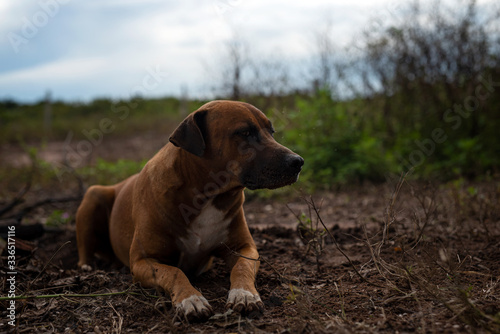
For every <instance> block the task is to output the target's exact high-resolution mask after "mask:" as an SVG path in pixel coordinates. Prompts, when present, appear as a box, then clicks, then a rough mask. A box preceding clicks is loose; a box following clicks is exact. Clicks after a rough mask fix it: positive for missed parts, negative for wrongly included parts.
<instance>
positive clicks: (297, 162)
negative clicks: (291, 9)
mask: <svg viewBox="0 0 500 334" xmlns="http://www.w3.org/2000/svg"><path fill="white" fill-rule="evenodd" d="M287 164H288V166H290V168H292V169H294V170H297V171H300V170H301V169H302V166H303V165H304V159H302V157H301V156H300V155H296V154H294V155H289V156H288V158H287Z"/></svg>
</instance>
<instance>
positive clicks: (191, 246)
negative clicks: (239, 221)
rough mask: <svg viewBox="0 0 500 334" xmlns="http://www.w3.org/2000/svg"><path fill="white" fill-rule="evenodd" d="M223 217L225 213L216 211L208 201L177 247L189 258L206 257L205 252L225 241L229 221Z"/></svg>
mask: <svg viewBox="0 0 500 334" xmlns="http://www.w3.org/2000/svg"><path fill="white" fill-rule="evenodd" d="M225 216H226V212H223V211H220V210H218V209H217V208H216V207H215V206H214V205H213V204H212V200H210V201H209V202H208V203H207V204H206V205H205V207H203V209H202V211H201V212H200V214H199V215H198V217H196V219H195V220H193V221H192V222H191V223H190V224H189V226H188V228H187V235H186V236H185V237H183V238H179V239H178V245H177V246H178V247H179V248H180V249H181V250H182V252H183V253H185V255H187V256H189V257H191V256H197V255H198V254H200V255H201V254H203V255H208V254H207V252H210V251H211V250H213V249H214V248H215V247H218V246H219V245H220V244H221V243H222V242H226V241H227V237H228V231H227V227H228V226H229V223H230V222H231V219H224V217H225Z"/></svg>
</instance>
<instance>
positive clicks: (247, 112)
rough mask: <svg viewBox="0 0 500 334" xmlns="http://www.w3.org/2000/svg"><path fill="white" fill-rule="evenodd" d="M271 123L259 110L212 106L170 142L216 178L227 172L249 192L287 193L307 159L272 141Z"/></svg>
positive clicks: (225, 104)
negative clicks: (206, 165) (201, 161)
mask: <svg viewBox="0 0 500 334" xmlns="http://www.w3.org/2000/svg"><path fill="white" fill-rule="evenodd" d="M273 132H274V129H273V127H272V124H271V122H270V121H269V119H268V118H267V117H266V116H265V115H264V113H262V111H260V110H259V109H257V108H255V107H254V106H252V105H250V104H248V103H243V102H235V101H213V102H209V103H207V104H205V105H203V106H202V107H200V108H199V109H198V110H196V111H195V112H193V113H191V114H190V115H189V116H188V117H186V119H184V121H183V122H182V123H181V124H180V125H179V126H178V127H177V129H176V130H175V131H174V132H173V133H172V135H171V136H170V142H171V143H172V144H174V145H175V146H177V147H180V148H182V149H184V150H186V151H187V152H189V153H191V154H193V155H194V156H197V157H199V158H200V159H207V160H210V166H213V170H212V172H213V173H221V172H226V173H227V175H229V177H230V178H231V179H232V180H233V181H237V182H239V184H240V185H241V186H244V187H247V188H249V189H261V188H268V189H274V188H279V187H283V186H286V185H289V184H292V183H294V182H295V181H297V179H298V177H299V173H300V171H301V169H302V165H303V164H304V159H302V157H300V156H299V155H297V154H295V153H294V152H292V151H291V150H289V149H288V148H286V147H284V146H283V145H281V144H279V143H278V142H276V140H274V138H273Z"/></svg>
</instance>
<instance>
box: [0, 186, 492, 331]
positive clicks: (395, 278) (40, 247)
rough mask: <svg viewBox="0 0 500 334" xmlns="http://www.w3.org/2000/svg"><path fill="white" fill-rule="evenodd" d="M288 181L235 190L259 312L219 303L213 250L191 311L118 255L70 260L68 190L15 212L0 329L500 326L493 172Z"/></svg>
mask: <svg viewBox="0 0 500 334" xmlns="http://www.w3.org/2000/svg"><path fill="white" fill-rule="evenodd" d="M2 182H7V180H0V183H2ZM398 185H401V188H400V189H399V188H398ZM20 187H21V185H19V188H20ZM59 187H60V186H59ZM397 189H399V191H397ZM290 190H291V191H290V195H288V196H286V197H281V198H273V199H268V200H266V199H262V198H253V196H249V197H250V201H247V203H246V204H245V212H246V217H247V221H248V224H249V226H250V229H251V231H252V234H253V237H254V239H255V242H256V244H257V247H258V249H259V252H260V255H261V266H260V270H259V272H258V274H257V279H256V285H257V290H258V291H259V292H260V294H261V298H262V300H263V302H264V304H265V310H264V312H263V313H262V314H250V315H247V316H241V315H239V314H235V313H231V312H228V311H226V309H225V302H226V297H227V294H228V289H229V272H228V270H227V269H226V268H225V265H224V263H222V262H221V261H218V260H217V261H215V263H214V267H213V268H212V269H211V270H210V271H208V272H207V273H205V274H203V275H202V276H200V277H198V278H195V279H194V280H193V281H192V283H193V285H194V286H195V287H196V288H197V289H199V290H200V291H201V292H202V293H203V295H204V296H205V297H206V298H207V299H208V300H209V302H210V304H211V305H212V307H213V309H214V311H215V315H214V316H213V317H212V318H210V319H209V320H208V321H206V322H202V323H193V324H189V323H187V322H186V321H184V320H179V319H177V318H175V310H174V309H173V308H172V305H171V303H170V299H169V297H168V295H165V294H164V293H162V292H159V291H155V290H153V289H142V288H141V287H140V286H138V285H137V284H134V283H133V281H132V277H131V275H130V272H129V269H128V268H120V267H117V266H111V265H109V264H107V263H105V262H99V263H98V266H97V268H96V269H94V270H93V271H91V272H83V271H81V270H79V269H77V267H76V262H77V251H76V240H75V225H74V214H75V211H76V208H77V206H78V201H71V202H67V203H47V204H46V205H42V206H39V207H37V208H36V209H34V210H32V211H30V212H29V213H28V214H26V215H24V216H23V219H22V221H21V225H18V226H16V238H17V239H16V267H15V270H16V272H17V274H16V275H15V291H16V296H21V297H23V298H22V299H17V300H16V301H15V317H16V318H15V326H11V325H9V324H8V321H10V319H9V318H8V315H9V312H8V310H7V307H9V305H10V304H9V303H10V301H9V300H7V299H6V297H7V295H8V292H9V287H10V281H8V277H9V275H8V274H7V273H8V272H10V271H11V270H9V268H8V262H7V261H8V257H7V256H8V254H7V247H6V246H5V245H3V246H2V248H3V252H2V256H1V264H2V268H1V271H2V281H1V284H2V286H1V288H2V293H1V296H2V300H1V303H2V309H1V313H0V332H2V333H3V332H7V333H11V332H12V333H49V332H50V333H52V332H55V333H168V332H172V333H234V332H241V333H375V332H393V333H409V332H419V333H429V332H431V333H463V332H470V333H488V332H491V333H494V332H500V224H499V222H500V183H499V182H498V181H492V180H490V181H488V182H482V183H477V182H476V183H468V182H466V181H460V182H458V181H457V182H455V183H449V184H438V185H433V184H426V183H422V182H419V183H413V182H403V183H402V184H400V183H398V180H394V181H392V182H390V181H389V182H387V183H386V184H383V185H363V186H353V187H343V188H342V189H340V190H337V191H329V192H324V191H322V192H317V193H315V194H313V196H312V197H311V196H310V195H309V194H305V193H302V191H301V186H300V183H299V184H297V185H295V186H293V187H291V188H290ZM63 193H64V191H62V190H61V189H59V188H57V187H56V186H54V187H51V186H49V187H46V188H43V189H35V191H33V192H32V193H28V194H26V196H25V199H26V201H25V203H24V204H22V205H19V206H18V207H17V208H15V209H13V210H11V211H10V212H7V213H5V214H3V216H0V226H2V230H1V232H2V237H3V238H4V239H5V240H7V238H6V236H5V231H6V226H7V225H9V226H11V225H12V224H13V222H12V219H10V218H9V217H12V216H13V215H15V214H16V213H17V212H19V211H22V209H23V207H26V206H29V204H30V203H33V202H36V201H39V200H40V199H43V198H54V197H58V196H60V195H61V194H63ZM7 202H8V201H7V199H4V200H3V201H2V202H0V210H1V209H2V208H3V207H5V205H6V204H7ZM55 209H57V210H61V211H63V212H65V213H68V218H67V221H66V222H65V223H64V224H63V225H60V226H57V227H53V226H46V225H43V223H44V222H45V219H44V218H46V217H47V216H48V215H49V214H50V212H52V211H53V210H55ZM34 223H41V224H42V226H43V228H44V230H45V232H44V233H43V235H39V234H40V233H38V232H36V233H35V238H34V239H33V240H27V239H31V237H30V236H29V235H27V234H24V232H23V231H22V226H25V225H28V224H34ZM322 223H324V224H325V226H326V229H325V228H324V226H323V224H322ZM30 231H31V232H33V229H30Z"/></svg>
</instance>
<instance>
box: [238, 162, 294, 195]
mask: <svg viewBox="0 0 500 334" xmlns="http://www.w3.org/2000/svg"><path fill="white" fill-rule="evenodd" d="M303 164H304V159H302V158H301V157H300V156H298V155H295V154H294V155H292V156H291V157H290V156H288V157H285V158H284V159H282V160H281V161H280V164H278V167H277V168H271V167H269V166H265V167H264V168H262V169H261V170H260V171H252V173H248V174H247V175H246V176H244V177H243V178H242V183H243V185H244V186H245V187H247V188H248V189H250V190H256V189H277V188H281V187H284V186H288V185H290V184H293V183H295V182H297V180H298V179H299V175H300V172H301V170H302V166H303ZM284 167H286V168H284Z"/></svg>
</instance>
